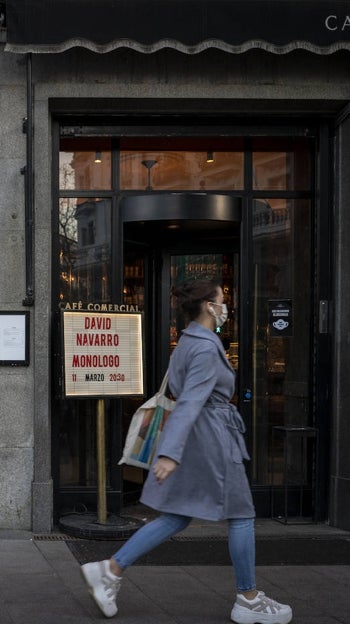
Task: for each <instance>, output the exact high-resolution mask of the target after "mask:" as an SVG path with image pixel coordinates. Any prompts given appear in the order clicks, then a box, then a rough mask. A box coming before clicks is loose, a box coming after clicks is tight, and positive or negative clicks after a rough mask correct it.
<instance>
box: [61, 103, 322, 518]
mask: <svg viewBox="0 0 350 624" xmlns="http://www.w3.org/2000/svg"><path fill="white" fill-rule="evenodd" d="M51 108H52V111H54V109H55V107H54V106H52V107H51ZM58 111H59V112H58ZM96 112H97V113H98V114H100V112H101V111H97V110H96ZM53 114H54V115H55V114H56V113H55V111H54V112H53ZM62 114H63V115H64V116H61V115H62ZM67 114H68V115H71V114H72V112H71V111H70V110H69V106H68V104H67V110H65V111H63V110H62V103H60V107H59V109H57V115H58V116H57V117H56V118H54V123H53V130H54V134H53V148H54V149H53V198H54V206H57V205H58V197H59V196H61V197H71V196H75V195H76V196H86V197H88V196H89V195H90V192H89V191H85V192H73V193H72V192H68V191H63V192H61V193H59V191H58V146H59V133H60V128H61V129H62V132H63V134H64V133H66V136H68V135H69V136H82V133H83V134H84V133H85V132H86V134H87V135H89V136H96V137H97V136H101V135H104V136H106V135H107V134H108V135H109V136H113V137H118V136H121V135H124V136H126V135H128V134H130V136H141V135H144V136H164V135H165V134H167V133H168V134H169V135H172V136H186V135H187V136H188V135H193V128H194V127H195V128H196V132H195V134H196V136H215V135H216V134H217V133H218V132H220V133H222V132H223V131H224V133H225V134H226V135H230V136H245V137H246V139H245V140H246V149H245V153H246V159H245V168H246V176H245V179H246V183H247V181H249V175H250V174H249V171H250V168H251V150H250V148H249V142H250V138H249V137H252V136H257V135H258V136H266V137H269V136H285V137H286V136H303V135H305V134H307V136H310V137H314V138H315V154H314V162H315V171H314V189H312V195H313V196H314V197H315V204H314V243H315V249H316V250H322V253H320V252H317V253H316V258H315V263H314V274H315V276H316V280H315V289H314V293H313V297H312V303H311V305H312V306H313V315H314V320H315V323H314V333H313V336H311V338H310V340H311V341H312V350H313V354H314V365H315V368H314V374H313V406H312V407H313V414H314V419H315V420H314V424H315V425H316V426H318V428H319V431H320V451H321V452H320V454H319V465H318V472H319V482H318V483H319V489H318V499H319V501H320V507H319V518H320V519H322V518H324V517H326V515H327V509H328V501H327V496H328V477H329V475H328V470H329V469H328V461H325V459H326V460H328V458H329V455H328V453H329V406H330V404H331V384H330V380H331V371H330V364H329V363H330V361H331V359H330V353H331V333H330V331H331V324H330V323H331V319H330V322H329V326H328V328H327V331H326V332H325V333H319V331H318V323H319V300H325V301H330V300H331V289H332V269H333V267H332V261H331V258H332V256H331V251H332V250H331V244H330V241H331V239H332V211H331V209H330V206H331V205H332V125H333V121H332V120H331V119H324V120H322V119H321V120H320V119H318V120H317V119H316V118H315V117H313V118H311V119H310V118H306V117H304V118H303V117H302V116H301V115H298V117H294V119H293V120H292V123H291V120H290V119H287V118H285V119H284V118H283V117H282V116H280V117H279V118H278V123H276V120H269V119H268V118H267V117H262V118H261V120H260V119H257V118H255V119H254V118H251V119H249V120H246V122H245V124H244V126H242V125H239V124H237V125H232V119H231V118H230V116H227V115H226V116H224V117H223V116H218V117H217V118H216V119H213V117H211V118H210V119H208V120H206V119H205V118H204V117H203V118H201V120H200V124H201V125H198V119H197V118H193V117H191V119H190V120H189V119H188V118H185V117H184V118H183V120H180V124H179V125H177V124H178V121H177V122H176V123H174V120H173V119H171V120H170V124H169V116H168V117H167V116H164V117H162V115H160V117H159V118H158V120H157V122H156V123H155V122H154V120H151V119H150V118H149V117H148V116H147V113H144V112H142V111H141V110H140V111H139V116H138V117H137V118H135V117H134V118H133V119H131V118H130V119H128V118H126V117H125V111H124V112H123V118H122V119H121V120H120V123H121V124H122V126H121V125H119V126H115V125H112V124H113V123H115V120H114V119H113V120H112V123H111V125H110V126H106V124H104V126H101V125H99V123H97V124H96V117H94V119H93V120H91V119H90V120H89V119H88V118H87V117H85V118H84V119H83V118H82V117H81V116H79V125H77V126H76V132H75V129H74V125H73V124H74V123H77V117H76V118H75V120H73V123H72V124H70V123H69V117H67ZM141 117H142V119H143V122H144V125H142V124H141V125H140V118H141ZM61 121H62V123H61ZM101 121H102V118H101ZM182 121H183V125H181V123H182ZM260 121H261V122H262V123H259V122H260ZM213 122H214V123H213ZM82 123H86V126H83V125H82ZM150 123H151V124H153V125H151V126H150ZM60 124H61V125H60ZM113 145H114V149H116V151H117V150H118V147H117V138H115V139H114V140H113ZM249 188H250V189H251V188H252V186H251V185H249V184H248V186H246V191H245V192H244V199H243V212H244V214H245V218H244V220H242V225H241V244H242V246H244V248H245V249H246V250H247V251H248V256H249V255H250V252H249V249H250V247H249V246H250V244H251V241H250V229H251V210H250V207H251V202H252V196H253V194H252V192H251V191H249ZM315 189H317V195H316V193H315ZM134 194H135V193H133V192H130V193H129V195H130V196H132V195H134ZM265 194H266V193H264V195H265ZM160 195H161V193H160ZM239 195H242V193H237V192H236V193H235V192H234V193H232V196H236V197H237V196H239ZM287 195H288V194H285V193H284V196H285V197H287ZM99 196H101V197H103V196H105V197H106V196H108V197H112V203H113V206H114V208H116V207H117V205H118V203H119V201H120V198H121V197H120V192H119V191H116V190H112V191H108V192H107V191H104V192H99ZM269 196H271V197H273V193H269ZM294 196H296V195H295V194H294ZM254 197H255V198H258V197H259V193H256V192H255V193H254ZM116 214H117V210H113V215H114V216H113V224H112V230H113V236H114V241H115V245H114V249H113V254H114V259H113V262H112V264H113V267H115V268H114V271H115V275H114V278H113V280H114V283H115V284H116V285H117V288H116V290H115V292H116V291H117V290H118V287H119V288H121V283H122V275H121V266H120V263H119V265H118V264H117V263H116V262H115V260H116V259H117V250H116V247H117V246H118V247H119V248H121V247H120V243H121V228H120V222H119V217H118V216H117V218H116V217H115V215H116ZM57 232H58V225H57V217H55V210H53V234H54V235H55V234H56V239H54V240H57ZM57 252H58V245H57V242H56V243H55V244H54V246H53V262H52V267H53V288H52V294H53V326H55V320H54V319H55V316H56V315H57V310H56V306H57V286H56V284H57V281H56V280H57V276H58V260H57V259H58V253H57ZM250 271H251V267H250V266H249V264H248V262H246V261H244V258H243V254H241V288H240V292H241V294H242V292H243V288H244V284H247V283H249V281H250ZM241 315H242V316H244V318H245V319H246V321H247V323H249V319H250V316H249V315H250V308H249V300H248V298H247V299H246V300H243V298H242V296H241ZM248 347H249V335H246V336H242V351H241V353H240V366H241V367H242V375H243V376H244V378H245V379H246V381H247V384H248V385H249V383H250V381H249V370H250V371H251V363H250V358H249V356H245V354H249V348H248ZM53 357H57V344H56V342H55V341H54V342H53ZM54 395H55V390H54V389H53V396H54ZM241 409H244V408H243V404H242V405H241ZM52 432H53V445H55V435H56V434H57V428H56V427H55V426H54V421H53V427H52ZM54 456H56V458H57V452H56V453H54ZM57 469H58V467H57V464H55V462H54V463H53V475H54V479H56V483H58V480H57ZM268 493H269V492H268V488H266V490H265V492H261V494H262V496H266V495H268Z"/></svg>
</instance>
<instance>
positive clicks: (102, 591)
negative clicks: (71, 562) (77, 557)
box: [80, 559, 121, 617]
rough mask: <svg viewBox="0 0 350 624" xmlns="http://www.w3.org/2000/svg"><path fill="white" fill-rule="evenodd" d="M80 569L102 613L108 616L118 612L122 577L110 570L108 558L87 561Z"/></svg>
mask: <svg viewBox="0 0 350 624" xmlns="http://www.w3.org/2000/svg"><path fill="white" fill-rule="evenodd" d="M80 569H81V573H82V575H83V577H84V579H85V581H86V584H87V586H88V588H89V592H90V594H91V595H92V597H93V599H94V600H95V602H96V604H97V605H98V606H99V608H100V609H101V611H102V613H103V614H104V615H105V616H106V617H113V615H116V614H117V613H118V607H117V605H116V598H117V593H118V591H119V589H120V583H121V579H120V578H118V577H117V576H115V575H114V574H112V572H111V571H110V569H109V561H108V559H105V560H104V561H95V562H94V563H85V564H84V565H82V566H81V568H80Z"/></svg>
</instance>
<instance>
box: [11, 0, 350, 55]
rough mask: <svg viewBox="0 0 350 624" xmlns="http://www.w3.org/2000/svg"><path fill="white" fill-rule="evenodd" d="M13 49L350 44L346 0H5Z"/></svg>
mask: <svg viewBox="0 0 350 624" xmlns="http://www.w3.org/2000/svg"><path fill="white" fill-rule="evenodd" d="M6 5H7V45H6V50H8V51H10V52H22V53H23V52H62V51H64V50H67V49H69V48H72V47H75V46H79V47H84V48H88V49H89V50H92V51H94V52H109V51H111V50H115V49H116V48H121V47H126V48H132V49H134V50H137V51H139V52H144V53H151V52H156V51H157V50H160V49H162V48H174V49H176V50H179V51H181V52H184V53H186V54H196V53H198V52H201V51H203V50H206V49H208V48H218V49H220V50H224V51H226V52H231V53H241V52H245V51H247V50H250V49H252V48H260V49H263V50H268V51H269V52H274V53H276V54H285V53H287V52H290V51H292V50H296V49H300V48H301V49H305V50H309V51H311V52H315V53H317V54H331V53H333V52H336V51H337V50H341V49H350V3H349V2H348V1H345V0H344V1H343V0H339V1H338V0H242V1H238V0H7V2H6Z"/></svg>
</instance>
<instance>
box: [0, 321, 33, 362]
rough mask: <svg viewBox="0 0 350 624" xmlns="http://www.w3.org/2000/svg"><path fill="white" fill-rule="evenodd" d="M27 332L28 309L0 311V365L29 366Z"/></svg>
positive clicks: (28, 324)
mask: <svg viewBox="0 0 350 624" xmlns="http://www.w3.org/2000/svg"><path fill="white" fill-rule="evenodd" d="M5 332H7V334H6V335H7V338H6V337H5V335H4V334H5ZM29 332H30V313H29V311H28V310H23V311H14V310H1V311H0V366H29V363H30V361H29V360H30V358H29ZM5 342H6V344H5Z"/></svg>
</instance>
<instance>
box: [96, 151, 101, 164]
mask: <svg viewBox="0 0 350 624" xmlns="http://www.w3.org/2000/svg"><path fill="white" fill-rule="evenodd" d="M100 162H102V157H101V152H96V153H95V163H100Z"/></svg>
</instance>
